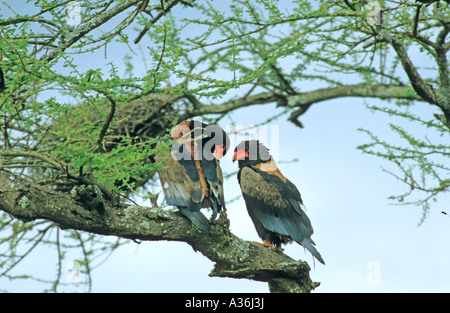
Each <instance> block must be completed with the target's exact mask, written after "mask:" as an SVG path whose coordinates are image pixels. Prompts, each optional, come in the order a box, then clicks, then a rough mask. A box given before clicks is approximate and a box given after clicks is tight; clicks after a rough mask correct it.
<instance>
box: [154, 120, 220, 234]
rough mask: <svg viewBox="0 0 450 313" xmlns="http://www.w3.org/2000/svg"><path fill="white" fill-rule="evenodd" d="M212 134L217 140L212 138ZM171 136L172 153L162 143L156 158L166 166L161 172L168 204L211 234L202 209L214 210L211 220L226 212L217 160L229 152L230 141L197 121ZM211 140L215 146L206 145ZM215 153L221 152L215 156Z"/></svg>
mask: <svg viewBox="0 0 450 313" xmlns="http://www.w3.org/2000/svg"><path fill="white" fill-rule="evenodd" d="M209 127H212V128H209ZM205 129H206V130H208V132H206V131H204V130H205ZM211 130H212V131H211ZM211 132H214V135H215V136H217V138H216V137H211V136H210V135H211ZM204 134H206V135H204ZM171 137H172V141H171V142H170V143H169V144H170V147H171V151H167V148H166V149H164V148H163V147H164V145H166V144H167V143H165V142H162V141H161V142H159V143H158V144H157V153H156V156H155V159H156V161H157V162H158V163H159V164H161V165H162V166H163V167H164V169H162V170H160V171H159V172H158V173H159V178H160V182H161V186H162V187H163V192H164V195H165V198H166V202H167V203H168V204H170V205H174V206H177V207H178V208H179V209H180V211H181V212H182V213H183V214H184V215H185V216H187V217H188V218H189V219H190V220H191V221H192V222H193V223H194V224H195V225H196V226H197V227H199V228H200V229H201V230H203V231H208V230H209V227H210V224H209V221H208V219H207V218H206V217H205V216H204V215H203V214H202V212H201V211H200V209H202V208H211V209H212V210H213V215H212V217H211V220H213V219H215V218H216V216H217V214H218V213H220V212H221V211H222V210H225V200H224V191H223V174H222V170H221V168H220V164H219V160H218V159H217V158H216V157H217V156H220V157H221V156H222V155H223V154H224V153H226V150H227V147H228V144H229V138H228V136H227V135H226V133H225V132H224V131H223V130H222V129H221V128H220V127H218V126H216V125H207V124H204V123H200V122H197V121H187V122H183V123H181V124H179V125H177V126H176V127H175V128H174V129H173V130H172V132H171ZM211 140H213V141H214V140H215V141H214V142H213V143H214V144H213V145H207V143H211V142H210V141H211ZM216 150H219V151H220V152H218V153H217V154H216Z"/></svg>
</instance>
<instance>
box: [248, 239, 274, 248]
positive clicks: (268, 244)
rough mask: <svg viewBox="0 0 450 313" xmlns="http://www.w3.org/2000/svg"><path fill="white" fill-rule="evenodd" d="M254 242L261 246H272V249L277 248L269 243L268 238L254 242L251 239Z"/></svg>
mask: <svg viewBox="0 0 450 313" xmlns="http://www.w3.org/2000/svg"><path fill="white" fill-rule="evenodd" d="M253 242H254V243H256V244H257V245H260V246H263V247H269V248H272V249H274V250H277V247H275V246H274V245H273V244H271V243H270V241H269V239H266V240H264V242H256V241H253Z"/></svg>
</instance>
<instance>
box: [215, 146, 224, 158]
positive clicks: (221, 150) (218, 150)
mask: <svg viewBox="0 0 450 313" xmlns="http://www.w3.org/2000/svg"><path fill="white" fill-rule="evenodd" d="M226 150H227V149H226V148H225V146H216V148H215V149H214V157H215V158H216V159H217V160H220V159H221V158H222V157H223V156H224V154H225V152H226Z"/></svg>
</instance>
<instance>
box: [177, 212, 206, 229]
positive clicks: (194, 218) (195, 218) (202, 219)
mask: <svg viewBox="0 0 450 313" xmlns="http://www.w3.org/2000/svg"><path fill="white" fill-rule="evenodd" d="M179 209H180V211H181V213H182V214H183V215H184V216H186V217H187V218H188V219H189V220H191V222H192V223H193V224H194V225H195V226H197V227H198V228H200V230H202V231H204V232H209V230H210V228H211V225H210V223H209V220H208V219H207V218H206V216H204V215H203V213H202V212H200V211H191V210H189V209H188V208H185V207H179Z"/></svg>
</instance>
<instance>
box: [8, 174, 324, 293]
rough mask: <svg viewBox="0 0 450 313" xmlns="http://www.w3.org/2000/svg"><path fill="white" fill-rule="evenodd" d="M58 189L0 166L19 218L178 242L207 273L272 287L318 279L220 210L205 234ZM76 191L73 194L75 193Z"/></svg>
mask: <svg viewBox="0 0 450 313" xmlns="http://www.w3.org/2000/svg"><path fill="white" fill-rule="evenodd" d="M85 188H89V189H90V190H89V192H90V194H91V197H89V198H87V197H83V194H85V193H86V189H85V190H84V191H83V192H77V193H74V194H73V195H72V196H71V195H70V194H68V193H62V192H59V191H55V190H54V189H50V188H47V187H43V186H40V185H37V184H35V183H33V182H30V181H29V180H27V179H25V178H23V177H21V176H20V175H17V174H14V173H11V172H8V171H5V170H0V210H2V211H4V212H7V213H9V214H11V215H12V216H14V217H16V218H18V219H21V220H23V221H33V220H36V219H45V220H49V221H52V222H54V223H56V224H57V225H59V226H60V227H61V228H63V229H66V228H71V229H77V230H82V231H86V232H91V233H95V234H100V235H112V236H118V237H122V238H128V239H133V240H136V239H139V240H150V241H155V240H158V241H159V240H167V241H181V242H186V243H187V244H189V245H191V246H192V248H193V249H194V250H195V251H200V252H201V253H202V254H203V255H204V256H206V257H207V258H208V259H210V260H211V261H213V262H215V266H214V269H213V270H212V272H211V274H210V275H211V276H217V277H231V278H246V279H252V280H257V281H262V282H268V283H269V288H270V290H271V291H272V292H310V291H311V290H312V289H314V288H315V287H316V286H317V285H318V284H317V283H314V282H312V281H311V279H310V277H309V270H310V267H309V266H308V264H307V263H306V262H302V261H296V260H294V259H292V258H290V257H289V256H287V255H285V254H283V253H279V252H275V251H272V250H270V249H267V248H264V247H261V246H259V245H256V244H253V243H251V242H248V241H244V240H242V239H240V238H238V237H236V236H235V235H233V234H231V233H230V232H229V229H228V227H227V226H226V225H227V222H228V220H227V218H226V216H224V215H223V214H222V216H221V218H220V219H219V220H218V221H217V223H216V225H215V226H214V227H213V230H212V232H211V233H210V234H205V233H201V232H199V231H198V230H196V229H195V228H193V226H192V225H191V223H190V222H189V221H188V220H187V219H186V218H184V217H182V216H181V215H179V214H178V213H172V212H168V211H165V210H163V209H161V208H148V207H141V206H130V205H125V204H119V203H117V202H110V201H107V200H105V199H104V197H103V196H102V193H101V191H100V190H99V189H98V188H96V187H95V186H88V187H85ZM75 194H76V195H75Z"/></svg>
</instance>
